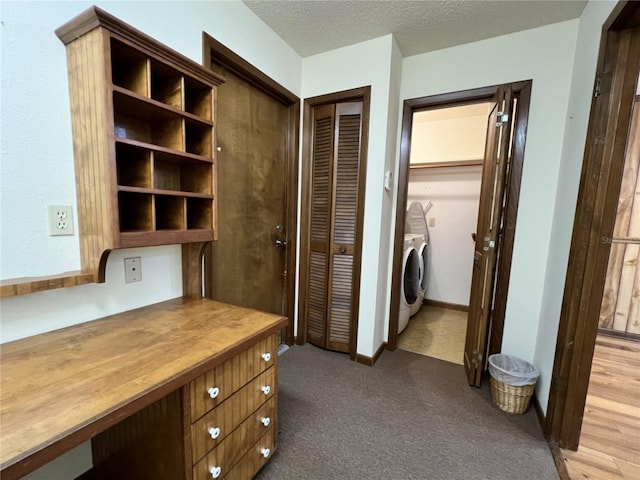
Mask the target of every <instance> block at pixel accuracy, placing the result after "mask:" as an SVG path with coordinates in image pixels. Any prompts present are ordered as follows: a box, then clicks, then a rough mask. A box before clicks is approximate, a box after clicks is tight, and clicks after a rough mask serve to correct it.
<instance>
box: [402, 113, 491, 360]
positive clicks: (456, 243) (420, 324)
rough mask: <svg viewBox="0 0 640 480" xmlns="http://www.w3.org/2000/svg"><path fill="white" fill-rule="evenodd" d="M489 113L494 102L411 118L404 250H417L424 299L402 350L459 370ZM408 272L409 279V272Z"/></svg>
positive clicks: (405, 333) (414, 312) (415, 307)
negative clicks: (427, 357) (449, 364)
mask: <svg viewBox="0 0 640 480" xmlns="http://www.w3.org/2000/svg"><path fill="white" fill-rule="evenodd" d="M490 108H491V103H490V102H485V101H480V102H478V103H471V104H466V105H454V106H442V107H438V108H431V109H427V110H421V111H416V112H414V113H413V125H412V132H411V147H410V153H409V178H408V188H407V202H406V205H405V209H407V217H406V221H405V244H407V245H406V247H407V248H409V249H411V248H415V249H416V250H417V251H418V256H419V260H420V270H419V271H418V281H419V283H418V284H419V290H418V293H419V294H418V295H417V296H416V300H415V303H414V304H413V305H412V306H411V308H410V317H411V318H410V321H408V322H407V323H408V325H407V328H406V329H405V330H404V331H403V332H402V333H401V335H400V337H399V340H398V347H399V348H400V349H403V350H408V351H412V352H414V353H421V354H424V355H427V356H431V357H435V358H439V359H441V360H447V361H449V362H452V363H458V364H463V355H464V346H465V338H466V332H467V312H468V310H469V297H470V293H471V272H472V268H473V251H474V239H473V234H474V233H475V230H476V224H477V219H478V206H479V203H480V187H481V183H482V165H483V163H484V152H485V143H486V136H487V117H488V114H489V111H490ZM416 235H417V237H416ZM423 235H424V236H423ZM423 239H424V240H423ZM416 240H419V242H420V243H417V242H416ZM422 242H425V244H426V252H427V255H424V252H425V249H424V248H425V247H424V246H422V245H421V243H422ZM405 251H406V248H405ZM405 272H406V274H405V278H406V275H409V274H410V273H411V272H410V271H408V270H405ZM405 298H406V297H401V302H403V303H405ZM409 300H410V299H409Z"/></svg>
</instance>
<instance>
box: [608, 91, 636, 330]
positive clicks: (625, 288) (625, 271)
mask: <svg viewBox="0 0 640 480" xmlns="http://www.w3.org/2000/svg"><path fill="white" fill-rule="evenodd" d="M624 162H625V163H624V171H623V174H622V175H623V176H622V184H621V186H620V197H619V200H618V207H617V209H616V221H615V225H614V228H613V239H610V241H611V242H612V245H611V252H610V253H609V263H608V265H607V277H606V281H605V286H604V293H603V296H602V307H601V310H600V322H599V324H598V327H599V328H603V329H612V330H615V331H618V332H629V333H636V334H637V333H640V267H639V265H638V263H639V261H640V175H639V174H638V171H639V170H640V102H638V99H637V97H636V100H635V102H634V110H633V118H632V121H631V127H630V129H629V138H628V141H627V148H626V154H625V160H624Z"/></svg>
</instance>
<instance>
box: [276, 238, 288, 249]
mask: <svg viewBox="0 0 640 480" xmlns="http://www.w3.org/2000/svg"><path fill="white" fill-rule="evenodd" d="M286 246H287V241H286V240H280V239H277V240H276V247H280V248H285V247H286Z"/></svg>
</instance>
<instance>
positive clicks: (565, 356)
mask: <svg viewBox="0 0 640 480" xmlns="http://www.w3.org/2000/svg"><path fill="white" fill-rule="evenodd" d="M639 13H640V5H639V4H638V3H637V2H628V3H624V2H621V3H620V4H619V5H617V6H616V7H615V8H614V10H613V12H612V14H611V16H610V17H609V19H608V20H607V22H605V25H604V26H603V36H602V39H601V43H600V55H599V57H598V64H597V69H596V85H595V89H594V97H593V100H592V104H591V115H590V119H589V127H588V131H587V140H586V147H585V153H584V160H583V164H582V172H581V177H580V187H579V191H578V201H577V205H576V215H575V219H574V224H573V234H572V239H571V248H570V255H569V263H568V269H567V277H566V283H565V289H564V297H563V303H562V310H561V315H560V323H559V326H558V337H557V343H556V354H555V359H554V366H553V376H552V380H551V388H550V393H549V404H548V407H547V413H546V417H545V423H544V433H545V436H546V437H547V438H548V439H549V441H550V443H551V444H552V445H554V446H559V447H561V448H566V449H569V450H576V449H577V448H578V444H579V441H580V436H581V429H582V425H583V416H584V411H585V403H586V399H587V390H588V388H589V380H590V373H591V370H592V362H593V358H594V348H595V345H596V338H597V333H598V326H599V323H600V319H601V314H602V313H603V307H605V308H604V311H605V313H606V310H607V308H606V305H603V293H604V292H605V284H606V275H607V269H608V265H609V257H610V253H611V246H612V245H613V244H615V243H613V242H614V240H617V239H619V238H620V237H617V236H616V233H615V232H616V221H617V219H616V211H617V210H619V205H618V204H619V201H620V193H621V185H622V183H623V178H624V177H625V168H624V164H625V152H626V151H627V145H628V142H629V136H630V133H631V132H632V129H631V128H630V127H631V123H632V120H633V112H634V104H635V99H636V96H637V93H638V92H637V88H638V87H637V85H638V71H639V70H640V15H639ZM636 132H637V130H636ZM635 155H636V157H635V158H636V159H637V153H636V154H635ZM625 249H626V247H625ZM630 250H632V249H630ZM614 263H615V262H614ZM612 267H613V264H612ZM617 303H618V302H617V301H616V304H617ZM629 306H631V305H630V304H629ZM627 315H628V314H627ZM605 317H606V315H605ZM628 320H629V317H627V321H628ZM626 323H627V322H625V324H626ZM632 323H633V322H632ZM625 328H626V327H625ZM607 442H608V443H609V444H612V443H613V442H611V441H610V439H607Z"/></svg>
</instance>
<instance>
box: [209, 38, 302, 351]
mask: <svg viewBox="0 0 640 480" xmlns="http://www.w3.org/2000/svg"><path fill="white" fill-rule="evenodd" d="M212 57H215V59H216V62H217V63H219V64H221V65H223V66H224V67H225V68H227V69H229V70H230V71H232V72H233V73H234V74H235V75H237V76H238V77H240V78H242V79H243V80H245V81H247V82H248V83H249V84H251V85H252V86H254V87H256V88H257V89H259V90H261V91H262V92H264V93H266V94H267V95H269V96H271V97H272V98H274V99H276V100H278V101H279V102H280V103H282V104H283V105H285V106H286V107H288V112H289V123H288V127H287V131H288V134H287V158H286V171H287V191H286V192H285V193H286V222H287V224H286V228H287V230H286V233H285V239H286V242H287V250H286V255H287V258H286V261H285V268H286V271H287V276H286V285H285V297H286V307H285V310H286V312H285V314H286V316H287V318H288V319H289V325H288V327H287V329H286V333H285V335H284V338H283V341H284V342H285V343H287V344H288V345H293V343H294V316H295V295H296V275H295V273H296V271H297V263H296V247H297V238H298V195H297V194H298V149H299V143H300V142H299V138H300V99H299V98H298V97H297V96H296V95H295V94H294V93H292V92H290V91H289V90H287V89H286V88H285V87H283V86H282V85H280V84H279V83H278V82H276V81H275V80H273V79H272V78H271V77H269V76H268V75H266V74H265V73H264V72H262V71H261V70H259V69H258V68H256V67H255V66H253V65H252V64H251V63H249V62H247V61H246V60H245V59H244V58H242V57H240V56H239V55H238V54H236V53H234V52H233V51H232V50H230V49H229V48H227V47H226V46H224V45H223V44H222V43H220V42H219V41H217V40H216V39H214V38H213V37H212V36H210V35H208V34H207V33H205V32H202V61H203V65H204V66H205V67H206V68H208V69H211V66H212ZM204 261H205V275H207V272H209V271H210V263H211V259H210V258H209V256H208V255H206V254H205V259H204Z"/></svg>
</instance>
